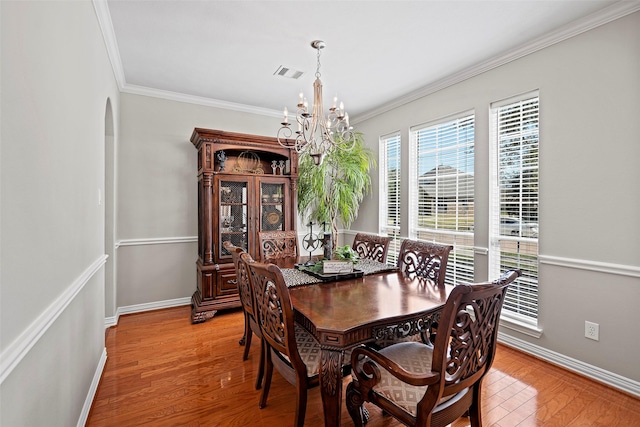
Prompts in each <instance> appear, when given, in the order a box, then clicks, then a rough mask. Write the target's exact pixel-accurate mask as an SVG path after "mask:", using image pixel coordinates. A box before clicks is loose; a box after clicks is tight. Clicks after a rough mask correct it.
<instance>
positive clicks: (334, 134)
mask: <svg viewBox="0 0 640 427" xmlns="http://www.w3.org/2000/svg"><path fill="white" fill-rule="evenodd" d="M311 47H313V48H314V49H316V50H317V51H318V54H317V55H318V64H317V68H316V80H315V82H313V107H312V109H311V112H310V111H309V105H308V103H307V99H306V98H305V97H304V94H303V93H300V100H299V101H298V107H297V108H298V109H297V113H296V116H295V118H296V122H297V123H298V130H297V131H295V138H291V137H292V136H293V133H294V132H293V130H292V129H291V123H289V112H288V110H287V107H285V108H284V121H283V122H282V123H281V124H282V127H281V128H280V129H279V130H278V142H279V143H280V145H282V146H283V147H288V148H290V147H293V148H294V149H295V150H296V151H297V152H298V153H300V154H302V153H308V154H309V155H310V156H311V157H312V158H313V162H314V164H315V165H320V164H321V163H322V159H323V158H324V156H325V154H326V153H328V152H329V151H331V150H333V149H334V148H338V149H341V150H350V149H351V148H353V146H354V145H355V142H356V137H355V135H354V133H353V128H352V127H351V126H349V115H348V114H347V113H346V112H345V111H344V104H343V103H342V102H340V105H339V107H338V106H336V104H337V102H338V98H337V97H334V98H333V106H332V107H331V108H329V113H328V114H327V115H326V116H325V113H324V106H323V103H322V82H321V81H320V50H321V49H324V47H325V43H324V42H323V41H322V40H314V41H312V42H311Z"/></svg>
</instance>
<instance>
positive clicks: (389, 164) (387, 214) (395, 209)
mask: <svg viewBox="0 0 640 427" xmlns="http://www.w3.org/2000/svg"><path fill="white" fill-rule="evenodd" d="M400 143H401V138H400V134H399V133H395V134H393V135H388V136H385V137H382V138H380V162H379V163H380V166H381V167H380V181H379V182H380V191H379V194H380V206H381V209H380V211H381V215H380V226H379V233H380V235H382V236H391V237H392V240H391V244H390V246H389V254H388V256H387V263H388V264H391V265H396V262H397V259H398V252H399V251H400V243H401V241H400V149H401V147H400V145H401V144H400Z"/></svg>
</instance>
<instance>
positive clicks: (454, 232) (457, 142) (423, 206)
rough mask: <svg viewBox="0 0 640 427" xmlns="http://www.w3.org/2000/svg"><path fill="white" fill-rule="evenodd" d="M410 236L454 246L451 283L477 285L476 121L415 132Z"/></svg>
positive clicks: (453, 121) (464, 119)
mask: <svg viewBox="0 0 640 427" xmlns="http://www.w3.org/2000/svg"><path fill="white" fill-rule="evenodd" d="M411 136H412V138H411V141H412V153H415V156H412V157H411V170H410V175H411V185H410V206H409V212H410V215H409V221H410V228H409V235H410V236H411V238H414V239H418V240H425V241H431V242H437V243H442V244H448V245H453V247H454V249H453V251H452V252H451V254H450V255H449V263H448V266H447V274H446V283H449V284H457V283H460V282H473V279H474V275H473V271H474V266H473V257H474V252H473V244H474V236H473V221H474V197H475V195H474V141H475V119H474V114H473V113H465V114H463V115H461V116H459V117H455V118H450V119H447V120H445V121H441V122H438V123H433V124H428V125H425V126H421V127H416V128H413V129H411Z"/></svg>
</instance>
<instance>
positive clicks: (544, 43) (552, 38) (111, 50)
mask: <svg viewBox="0 0 640 427" xmlns="http://www.w3.org/2000/svg"><path fill="white" fill-rule="evenodd" d="M92 2H93V7H94V9H95V11H96V16H97V18H98V22H99V24H100V29H101V31H102V36H103V38H104V42H105V46H106V48H107V53H108V55H109V60H110V61H111V66H112V68H113V74H114V76H115V79H116V81H117V83H118V87H119V88H120V91H121V92H125V93H131V94H135V95H144V96H151V97H154V98H162V99H168V100H172V101H179V102H187V103H190V104H197V105H204V106H207V107H214V108H222V109H226V110H233V111H239V112H244V113H251V114H259V115H264V116H269V117H280V116H281V115H282V112H281V111H279V110H273V109H267V108H262V107H255V106H251V105H245V104H238V103H234V102H228V101H222V100H217V99H213V98H205V97H200V96H193V95H186V94H181V93H176V92H171V91H165V90H158V89H151V88H147V87H143V86H136V85H129V84H127V82H126V79H125V75H124V69H123V67H122V61H121V59H120V52H119V51H118V44H117V42H116V37H115V32H114V29H113V23H112V22H111V14H110V13H109V6H108V4H107V1H106V0H92ZM639 10H640V1H637V0H632V1H627V0H623V1H618V2H616V3H614V4H612V5H611V6H609V7H606V8H604V9H602V10H600V11H598V12H595V13H593V14H591V15H589V16H586V17H584V18H581V19H578V20H576V21H574V22H572V23H570V24H567V25H565V26H564V27H562V28H560V29H558V30H555V31H552V32H550V33H548V34H546V35H544V36H542V37H539V38H536V39H534V40H532V41H531V42H529V43H526V44H524V45H521V46H519V47H517V48H515V49H512V50H510V51H507V52H504V53H502V54H499V55H497V56H495V57H493V58H491V59H489V60H487V61H483V62H481V63H479V64H476V65H474V66H472V67H469V68H467V69H465V70H462V71H460V72H457V73H454V74H452V75H450V76H448V77H445V78H444V79H441V80H439V81H436V82H434V83H432V84H429V85H426V86H424V87H422V88H420V89H418V90H415V91H413V92H411V93H409V94H407V95H404V96H401V97H399V98H396V99H395V100H393V101H391V102H389V103H386V104H384V105H382V106H380V107H377V108H374V109H372V110H370V111H368V112H365V113H364V114H360V115H357V116H354V117H352V118H351V122H352V123H353V124H357V123H359V122H362V121H364V120H368V119H370V118H372V117H375V116H377V115H380V114H382V113H386V112H387V111H390V110H393V109H394V108H398V107H400V106H402V105H405V104H408V103H410V102H413V101H415V100H417V99H420V98H423V97H425V96H427V95H431V94H432V93H435V92H437V91H439V90H442V89H445V88H447V87H449V86H453V85H455V84H457V83H460V82H462V81H465V80H467V79H470V78H472V77H475V76H477V75H479V74H482V73H484V72H487V71H489V70H492V69H494V68H497V67H500V66H502V65H505V64H507V63H509V62H512V61H515V60H516V59H519V58H522V57H524V56H526V55H530V54H532V53H534V52H537V51H539V50H541V49H544V48H546V47H549V46H552V45H554V44H556V43H560V42H561V41H564V40H567V39H569V38H571V37H574V36H577V35H579V34H582V33H584V32H586V31H589V30H591V29H594V28H596V27H599V26H601V25H604V24H607V23H609V22H611V21H614V20H616V19H619V18H622V17H624V16H626V15H629V14H631V13H634V12H637V11H639Z"/></svg>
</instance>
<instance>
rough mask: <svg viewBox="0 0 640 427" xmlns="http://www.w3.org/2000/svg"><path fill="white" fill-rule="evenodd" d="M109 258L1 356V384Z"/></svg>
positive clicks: (84, 274)
mask: <svg viewBox="0 0 640 427" xmlns="http://www.w3.org/2000/svg"><path fill="white" fill-rule="evenodd" d="M108 257H109V256H108V255H106V254H104V255H101V256H100V257H99V258H98V259H97V260H95V261H94V262H93V263H92V264H91V265H90V266H89V267H88V268H87V269H85V270H84V271H83V272H82V274H80V276H79V277H78V278H77V279H76V280H74V281H73V283H72V284H71V285H70V286H69V287H68V288H67V289H65V290H64V292H62V294H61V295H60V296H58V298H56V299H55V300H54V301H53V302H52V303H51V304H50V305H49V306H48V307H47V308H46V309H45V310H44V311H43V312H42V313H40V315H39V316H38V317H37V318H36V319H35V320H34V321H33V322H31V324H30V325H29V326H27V328H26V329H25V330H24V331H23V332H22V333H21V334H20V335H19V336H18V337H17V338H16V339H15V340H14V341H13V342H12V343H11V344H9V346H8V347H7V348H6V349H5V350H4V351H3V352H2V354H0V384H2V383H3V382H4V380H5V379H6V378H7V377H8V376H9V375H10V374H11V372H12V371H13V370H14V369H15V367H16V366H18V364H19V363H20V361H21V360H22V359H23V358H24V357H25V356H26V355H27V354H28V353H29V351H30V350H31V349H32V348H33V346H34V345H36V343H37V342H38V340H39V339H40V338H41V337H42V336H43V335H44V334H45V333H46V332H47V330H48V329H49V328H50V327H51V325H52V324H53V323H54V322H55V321H56V319H58V317H60V315H61V314H62V313H63V312H64V310H65V309H66V308H67V306H68V305H69V304H71V302H72V301H73V299H74V298H75V297H76V295H78V293H80V291H82V289H83V288H84V286H85V285H86V284H87V283H88V282H89V280H91V278H92V277H93V275H94V274H95V273H96V272H97V271H98V270H100V268H102V266H103V265H104V264H105V263H106V262H107V258H108Z"/></svg>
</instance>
